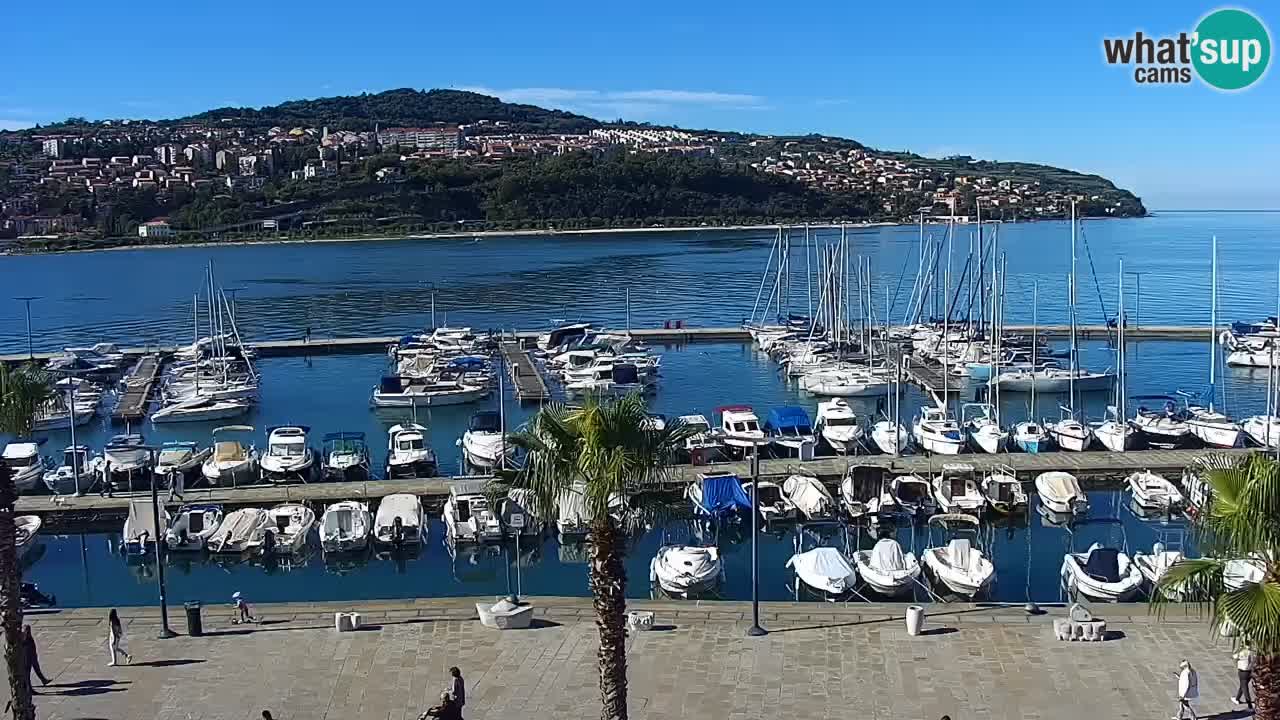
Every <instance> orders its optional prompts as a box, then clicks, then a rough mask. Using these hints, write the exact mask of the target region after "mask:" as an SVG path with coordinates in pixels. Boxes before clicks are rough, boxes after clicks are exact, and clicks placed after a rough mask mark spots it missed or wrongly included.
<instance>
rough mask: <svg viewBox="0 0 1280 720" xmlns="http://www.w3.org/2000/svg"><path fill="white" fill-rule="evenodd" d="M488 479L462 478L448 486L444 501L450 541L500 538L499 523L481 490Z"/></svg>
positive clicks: (470, 541) (500, 527) (445, 523)
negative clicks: (446, 497) (447, 493)
mask: <svg viewBox="0 0 1280 720" xmlns="http://www.w3.org/2000/svg"><path fill="white" fill-rule="evenodd" d="M486 484H487V481H484V480H464V481H459V482H454V483H452V484H450V486H449V498H448V499H447V500H445V502H444V511H443V515H444V525H445V532H446V536H445V537H446V539H447V540H448V541H449V542H452V543H477V542H496V541H498V540H501V539H502V535H503V531H502V523H501V522H499V520H498V515H497V513H496V512H494V509H493V508H491V507H489V500H488V498H486V497H485V494H484V491H485V486H486Z"/></svg>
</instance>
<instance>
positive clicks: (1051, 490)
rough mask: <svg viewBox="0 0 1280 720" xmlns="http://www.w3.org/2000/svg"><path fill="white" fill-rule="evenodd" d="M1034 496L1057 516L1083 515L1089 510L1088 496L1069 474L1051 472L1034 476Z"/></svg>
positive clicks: (1056, 471)
mask: <svg viewBox="0 0 1280 720" xmlns="http://www.w3.org/2000/svg"><path fill="white" fill-rule="evenodd" d="M1036 494H1037V495H1039V496H1040V504H1041V505H1043V506H1044V507H1045V508H1047V509H1048V510H1049V511H1050V512H1053V513H1057V514H1059V515H1083V514H1084V513H1085V512H1087V511H1088V509H1089V496H1088V495H1085V493H1084V490H1081V489H1080V482H1079V481H1078V480H1076V476H1075V475H1072V474H1071V473H1067V472H1061V471H1058V470H1051V471H1049V472H1043V473H1040V474H1039V475H1037V476H1036Z"/></svg>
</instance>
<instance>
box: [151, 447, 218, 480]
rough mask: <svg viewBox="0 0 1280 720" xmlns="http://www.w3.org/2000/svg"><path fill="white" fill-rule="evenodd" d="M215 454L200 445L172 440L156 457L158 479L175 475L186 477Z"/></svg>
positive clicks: (161, 448)
mask: <svg viewBox="0 0 1280 720" xmlns="http://www.w3.org/2000/svg"><path fill="white" fill-rule="evenodd" d="M212 454H213V451H212V450H211V449H210V448H202V447H200V445H199V444H198V443H194V442H189V441H182V440H171V441H169V442H166V443H165V444H164V445H161V446H160V453H159V454H158V455H156V467H155V474H156V477H157V478H167V477H169V476H170V475H172V474H174V473H178V474H181V475H185V474H187V473H189V472H191V471H193V470H195V469H196V468H199V467H200V466H202V465H203V464H204V462H205V460H208V459H209V456H210V455H212Z"/></svg>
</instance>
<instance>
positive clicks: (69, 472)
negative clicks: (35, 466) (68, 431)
mask: <svg viewBox="0 0 1280 720" xmlns="http://www.w3.org/2000/svg"><path fill="white" fill-rule="evenodd" d="M62 455H63V459H62V464H61V465H59V466H58V467H56V468H54V469H52V470H50V471H48V472H46V473H45V474H44V484H45V487H47V488H49V492H51V493H53V494H54V495H71V494H73V493H77V492H83V491H85V490H87V489H88V488H89V486H90V485H92V484H93V481H94V479H95V478H97V477H98V475H99V474H100V473H101V472H102V458H101V457H90V456H89V448H88V446H86V445H77V446H75V447H67V449H66V450H64V451H63V453H62Z"/></svg>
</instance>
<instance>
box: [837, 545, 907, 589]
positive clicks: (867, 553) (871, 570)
mask: <svg viewBox="0 0 1280 720" xmlns="http://www.w3.org/2000/svg"><path fill="white" fill-rule="evenodd" d="M853 562H854V564H855V565H857V567H858V574H859V575H861V576H862V580H863V582H865V583H866V584H867V585H869V586H870V587H871V589H872V590H875V591H876V592H877V593H880V594H881V595H884V596H886V597H896V596H898V595H902V594H904V593H906V592H908V591H909V590H911V588H912V586H913V585H914V584H915V580H916V578H918V577H920V562H919V561H918V560H916V556H915V554H914V553H903V552H902V546H901V545H899V544H898V541H897V540H894V539H893V538H884V539H882V540H880V541H879V542H877V543H876V545H875V547H873V548H871V549H870V550H859V551H858V552H856V553H854V555H853Z"/></svg>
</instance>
